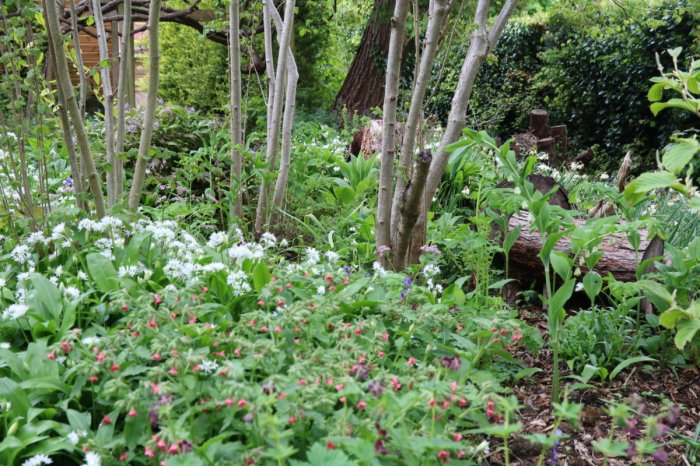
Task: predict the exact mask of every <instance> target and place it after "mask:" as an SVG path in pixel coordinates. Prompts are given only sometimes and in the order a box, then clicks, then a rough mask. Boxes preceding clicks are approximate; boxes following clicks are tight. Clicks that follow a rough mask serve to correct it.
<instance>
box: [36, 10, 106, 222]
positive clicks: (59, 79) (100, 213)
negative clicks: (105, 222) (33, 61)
mask: <svg viewBox="0 0 700 466" xmlns="http://www.w3.org/2000/svg"><path fill="white" fill-rule="evenodd" d="M44 8H45V9H46V19H47V21H46V29H47V33H48V37H49V42H50V46H51V51H52V52H53V54H54V56H55V57H56V83H57V85H59V86H61V92H62V93H63V95H64V96H65V98H66V105H67V107H68V108H67V110H68V113H69V114H70V116H71V120H72V123H73V128H74V130H75V137H76V139H77V140H78V147H79V148H80V156H81V157H82V162H83V166H84V167H85V171H86V173H87V176H88V181H89V183H90V191H91V192H92V196H93V199H94V202H95V213H96V214H97V217H98V218H102V217H104V216H105V213H106V212H105V203H104V194H103V193H102V183H101V182H100V176H99V174H98V173H97V167H96V166H95V160H94V159H93V158H92V151H91V150H90V141H89V140H88V137H87V132H86V131H85V125H84V123H83V115H82V112H81V111H80V109H79V108H78V103H77V102H76V100H75V95H74V94H73V86H72V85H71V81H70V72H69V71H68V60H67V58H66V51H65V49H64V48H63V37H62V36H61V26H60V24H59V22H58V15H59V13H58V9H57V8H56V4H55V3H54V2H53V1H52V0H44Z"/></svg>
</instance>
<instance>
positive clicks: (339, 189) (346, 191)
mask: <svg viewBox="0 0 700 466" xmlns="http://www.w3.org/2000/svg"><path fill="white" fill-rule="evenodd" d="M333 193H334V194H335V197H336V198H337V199H338V201H340V203H341V204H350V203H352V202H353V201H354V200H355V190H353V189H352V188H350V187H348V186H336V187H335V188H333Z"/></svg>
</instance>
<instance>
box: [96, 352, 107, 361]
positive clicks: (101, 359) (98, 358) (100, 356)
mask: <svg viewBox="0 0 700 466" xmlns="http://www.w3.org/2000/svg"><path fill="white" fill-rule="evenodd" d="M96 358H97V362H102V361H104V360H105V354H104V353H100V354H98V355H97V356H96Z"/></svg>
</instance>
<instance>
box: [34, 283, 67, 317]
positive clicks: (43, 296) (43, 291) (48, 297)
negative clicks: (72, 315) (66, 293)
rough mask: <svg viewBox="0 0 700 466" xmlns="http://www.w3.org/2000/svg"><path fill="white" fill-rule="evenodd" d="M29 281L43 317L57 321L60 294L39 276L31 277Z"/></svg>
mask: <svg viewBox="0 0 700 466" xmlns="http://www.w3.org/2000/svg"><path fill="white" fill-rule="evenodd" d="M31 281H32V285H34V292H35V293H36V298H37V300H38V301H39V302H38V304H39V307H40V308H41V310H42V314H43V316H44V317H45V318H46V319H47V320H48V319H54V320H58V318H59V316H60V315H61V302H62V300H61V292H60V291H58V288H57V287H56V285H54V284H53V283H51V282H50V281H49V280H48V279H47V278H46V277H44V276H43V275H41V274H38V273H37V274H34V275H32V278H31Z"/></svg>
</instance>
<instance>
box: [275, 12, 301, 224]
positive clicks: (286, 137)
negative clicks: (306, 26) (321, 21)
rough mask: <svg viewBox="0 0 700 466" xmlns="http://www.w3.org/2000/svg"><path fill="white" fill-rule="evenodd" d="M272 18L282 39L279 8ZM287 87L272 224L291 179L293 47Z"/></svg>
mask: <svg viewBox="0 0 700 466" xmlns="http://www.w3.org/2000/svg"><path fill="white" fill-rule="evenodd" d="M271 13H272V18H273V19H274V20H275V27H276V28H277V40H278V41H280V42H281V41H282V37H281V36H282V30H283V29H284V25H283V24H282V18H280V15H279V13H278V12H277V10H274V9H273V10H272V11H271ZM287 60H288V63H287V89H286V91H285V102H284V123H283V124H282V158H281V159H280V172H279V174H278V175H277V181H276V182H275V193H274V195H273V196H272V205H273V210H272V213H271V214H270V224H271V225H276V224H277V222H278V220H279V214H280V210H281V209H282V201H283V200H284V194H285V192H286V190H287V181H288V180H289V170H290V168H291V158H292V127H293V126H294V110H295V109H296V97H297V82H298V81H299V70H298V68H297V63H296V60H295V59H294V54H292V47H291V46H290V47H288V49H287Z"/></svg>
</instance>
